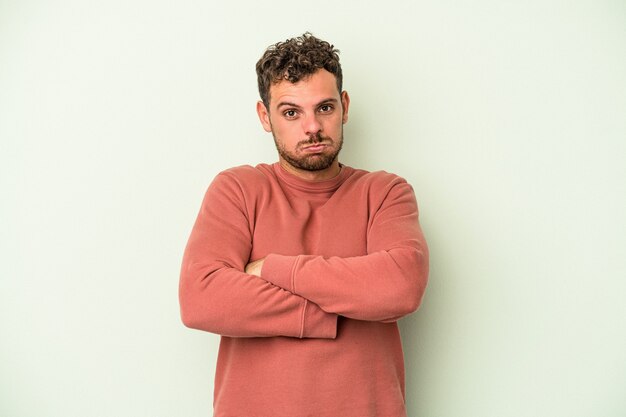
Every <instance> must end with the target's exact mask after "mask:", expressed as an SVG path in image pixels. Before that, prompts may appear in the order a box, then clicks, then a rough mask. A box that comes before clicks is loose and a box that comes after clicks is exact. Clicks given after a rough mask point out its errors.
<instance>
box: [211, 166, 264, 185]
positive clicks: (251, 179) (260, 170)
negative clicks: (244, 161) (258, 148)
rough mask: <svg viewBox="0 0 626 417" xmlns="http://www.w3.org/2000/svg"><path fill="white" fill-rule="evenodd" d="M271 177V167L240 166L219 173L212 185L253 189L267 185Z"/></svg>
mask: <svg viewBox="0 0 626 417" xmlns="http://www.w3.org/2000/svg"><path fill="white" fill-rule="evenodd" d="M272 177H273V170H272V167H271V165H267V164H259V165H257V166H254V167H253V166H251V165H240V166H237V167H233V168H228V169H226V170H224V171H221V172H220V173H218V174H217V175H216V176H215V179H214V180H213V182H214V183H218V184H222V183H230V184H238V185H239V186H240V187H241V188H242V189H246V188H255V187H258V186H261V185H263V184H264V183H268V182H270V181H271V178H272Z"/></svg>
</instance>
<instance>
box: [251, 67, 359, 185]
mask: <svg viewBox="0 0 626 417" xmlns="http://www.w3.org/2000/svg"><path fill="white" fill-rule="evenodd" d="M349 104H350V99H349V97H348V94H347V93H346V92H345V91H344V92H342V93H341V94H340V93H339V91H337V82H336V79H335V76H334V75H333V74H331V73H330V72H328V71H326V70H324V69H321V70H319V71H317V72H316V73H314V74H313V75H311V76H309V77H308V78H305V79H302V80H300V81H298V82H297V83H295V84H294V83H291V82H289V81H286V80H285V81H281V82H279V83H277V84H274V85H272V87H271V88H270V103H269V109H268V108H266V107H265V105H264V104H263V103H262V102H259V103H258V104H257V112H258V114H259V118H260V119H261V124H262V125H263V128H264V129H265V130H266V131H267V132H272V135H273V136H274V142H275V143H276V149H278V154H279V159H280V163H281V165H282V166H283V167H284V168H285V169H287V170H288V171H290V172H292V173H294V174H296V175H298V176H301V177H303V178H307V179H326V178H331V177H332V176H334V175H336V174H337V173H338V172H339V161H338V160H337V155H338V154H339V151H340V150H341V146H342V144H343V124H344V123H346V122H347V121H348V106H349Z"/></svg>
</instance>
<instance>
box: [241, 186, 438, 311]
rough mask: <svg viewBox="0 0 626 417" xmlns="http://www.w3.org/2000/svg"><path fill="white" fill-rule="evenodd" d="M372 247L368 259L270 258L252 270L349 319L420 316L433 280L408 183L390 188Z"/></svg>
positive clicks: (371, 239)
mask: <svg viewBox="0 0 626 417" xmlns="http://www.w3.org/2000/svg"><path fill="white" fill-rule="evenodd" d="M337 238H338V239H340V238H341V237H340V236H338V237H337ZM367 247H368V254H367V255H365V256H356V257H350V258H340V257H322V256H309V255H300V256H283V255H278V254H271V255H268V256H267V257H266V258H265V259H264V260H263V261H262V262H259V263H257V264H255V265H254V266H253V268H251V267H250V266H249V269H250V273H256V274H257V275H260V276H261V277H262V278H263V279H265V280H267V281H268V282H270V283H272V284H274V285H276V286H278V287H280V288H283V289H285V290H287V291H290V292H292V293H293V294H297V295H300V296H302V297H304V298H306V299H308V300H310V301H312V302H314V303H315V304H317V305H319V306H320V307H321V308H322V309H323V310H324V311H326V312H331V313H335V314H339V315H342V316H346V317H349V318H353V319H359V320H369V321H384V322H388V321H394V320H397V319H399V318H401V317H403V316H404V315H406V314H409V313H411V312H413V311H415V310H416V309H417V307H418V306H419V304H420V302H421V299H422V296H423V294H424V290H425V288H426V282H427V279H428V248H427V246H426V242H425V240H424V236H423V234H422V231H421V229H420V226H419V223H418V210H417V203H416V201H415V196H414V194H413V190H412V188H411V186H410V185H409V184H407V183H406V182H404V181H403V180H401V179H397V180H395V181H393V183H392V184H391V185H390V186H389V189H388V192H387V193H386V197H385V198H384V200H383V202H382V204H381V205H380V207H379V208H378V210H377V211H376V213H375V215H374V218H373V221H372V222H371V226H370V228H369V230H368V235H367Z"/></svg>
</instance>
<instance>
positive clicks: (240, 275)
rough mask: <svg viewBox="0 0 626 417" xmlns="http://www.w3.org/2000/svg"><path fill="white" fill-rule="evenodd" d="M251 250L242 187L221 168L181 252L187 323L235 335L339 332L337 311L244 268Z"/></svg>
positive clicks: (326, 335) (183, 313)
mask: <svg viewBox="0 0 626 417" xmlns="http://www.w3.org/2000/svg"><path fill="white" fill-rule="evenodd" d="M251 250H252V234H251V230H250V223H249V221H248V218H247V215H246V210H245V201H244V199H243V193H242V192H241V188H240V186H239V184H238V183H237V181H236V180H235V178H233V176H232V175H229V174H224V173H222V174H220V175H218V176H217V177H216V179H215V180H214V181H213V183H212V184H211V185H210V187H209V189H208V190H207V192H206V195H205V197H204V200H203V202H202V207H201V209H200V212H199V214H198V217H197V219H196V222H195V224H194V226H193V229H192V232H191V236H190V237H189V241H188V243H187V246H186V249H185V253H184V256H183V263H182V268H181V275H180V285H179V301H180V310H181V317H182V321H183V323H184V324H185V325H186V326H187V327H191V328H194V329H199V330H205V331H208V332H212V333H217V334H220V335H223V336H231V337H270V336H288V337H297V338H335V336H336V331H337V315H336V314H334V313H327V312H325V311H323V310H322V309H321V308H320V307H319V306H317V305H316V304H314V303H312V302H310V301H309V300H307V299H305V298H303V297H302V296H299V295H296V294H293V293H291V292H288V291H285V290H284V289H282V288H279V287H276V286H273V285H271V284H269V283H268V282H267V281H265V280H263V279H262V278H259V277H256V276H253V275H249V274H246V273H245V272H243V271H244V269H245V266H246V265H247V263H248V260H249V256H250V252H251Z"/></svg>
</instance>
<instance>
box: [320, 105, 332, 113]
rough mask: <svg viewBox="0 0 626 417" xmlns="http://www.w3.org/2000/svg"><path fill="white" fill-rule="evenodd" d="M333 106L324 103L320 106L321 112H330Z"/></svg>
mask: <svg viewBox="0 0 626 417" xmlns="http://www.w3.org/2000/svg"><path fill="white" fill-rule="evenodd" d="M333 108H334V107H333V106H332V105H331V104H322V105H321V106H320V112H321V113H330V112H331V111H333Z"/></svg>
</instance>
